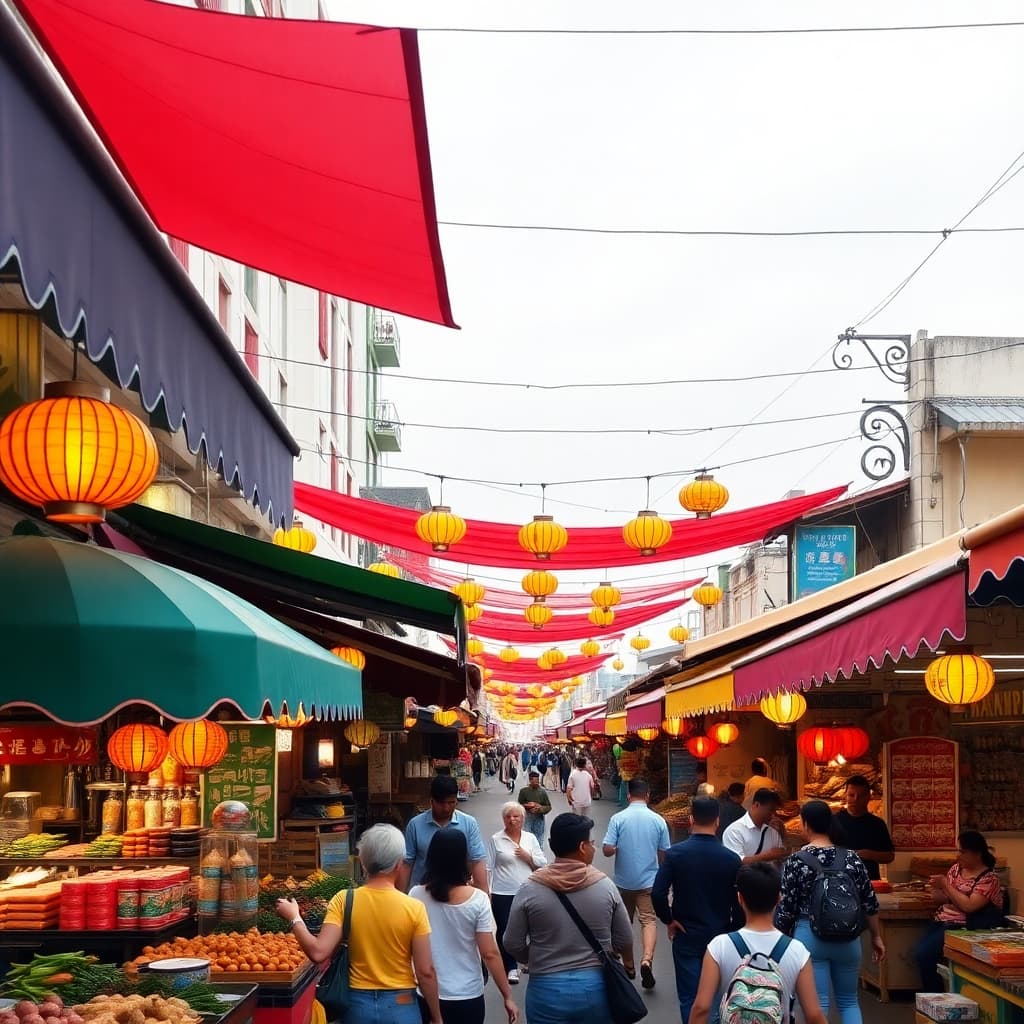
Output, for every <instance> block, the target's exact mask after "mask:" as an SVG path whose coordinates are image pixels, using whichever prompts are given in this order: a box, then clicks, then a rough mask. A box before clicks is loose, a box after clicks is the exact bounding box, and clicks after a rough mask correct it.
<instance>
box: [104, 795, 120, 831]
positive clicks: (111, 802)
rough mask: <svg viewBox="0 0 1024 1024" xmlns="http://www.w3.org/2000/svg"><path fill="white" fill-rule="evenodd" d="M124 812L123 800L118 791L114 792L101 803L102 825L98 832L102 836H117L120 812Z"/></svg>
mask: <svg viewBox="0 0 1024 1024" xmlns="http://www.w3.org/2000/svg"><path fill="white" fill-rule="evenodd" d="M123 810H124V798H123V796H122V794H121V793H120V792H118V791H116V790H115V791H114V792H112V793H111V794H110V796H108V797H107V799H106V800H104V801H103V812H102V818H101V820H102V824H101V826H100V831H101V832H102V834H103V835H108V834H111V833H112V834H117V833H118V832H120V831H121V812H122V811H123Z"/></svg>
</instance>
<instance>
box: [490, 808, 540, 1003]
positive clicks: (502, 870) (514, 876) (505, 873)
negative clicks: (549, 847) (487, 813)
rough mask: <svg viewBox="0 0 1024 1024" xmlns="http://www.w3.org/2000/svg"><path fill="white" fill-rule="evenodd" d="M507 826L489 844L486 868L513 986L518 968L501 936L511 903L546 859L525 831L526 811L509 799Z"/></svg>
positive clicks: (505, 814) (504, 816)
mask: <svg viewBox="0 0 1024 1024" xmlns="http://www.w3.org/2000/svg"><path fill="white" fill-rule="evenodd" d="M501 820H502V821H503V822H504V824H505V827H504V828H503V829H502V830H501V831H500V832H495V833H494V835H493V836H491V838H490V839H489V840H488V842H487V869H488V871H489V872H490V875H491V907H492V908H493V910H494V920H495V921H496V922H497V926H498V949H499V950H500V951H501V960H502V963H503V964H504V968H505V971H506V972H507V976H508V981H509V983H510V984H512V985H518V984H519V965H518V964H517V963H516V959H515V957H513V956H509V954H508V953H506V952H505V947H504V945H503V944H502V937H503V936H504V934H505V926H506V925H507V924H508V914H509V911H510V910H511V909H512V900H513V899H514V898H515V895H516V893H517V892H519V887H520V886H521V885H522V884H523V882H525V881H526V880H527V879H528V878H529V877H530V875H531V873H532V872H534V871H536V870H537V868H542V867H544V865H545V864H547V859H546V858H545V856H544V853H543V851H542V850H541V848H540V843H538V842H537V837H536V836H535V835H533V833H532V832H524V831H523V820H524V811H523V808H522V805H521V804H518V803H516V802H515V801H514V800H510V801H509V802H508V803H506V804H505V805H503V806H502V808H501Z"/></svg>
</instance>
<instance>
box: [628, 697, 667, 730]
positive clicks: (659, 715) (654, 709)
mask: <svg viewBox="0 0 1024 1024" xmlns="http://www.w3.org/2000/svg"><path fill="white" fill-rule="evenodd" d="M664 701H665V687H664V686H659V687H658V688H657V689H656V690H651V692H650V693H645V694H643V695H642V696H640V697H637V698H636V699H635V700H631V701H630V702H629V703H628V704H627V705H626V728H627V729H628V730H629V731H630V732H636V730H637V729H657V728H658V727H659V726H660V725H661V720H662V719H663V718H664V717H665V715H664V711H665V707H664Z"/></svg>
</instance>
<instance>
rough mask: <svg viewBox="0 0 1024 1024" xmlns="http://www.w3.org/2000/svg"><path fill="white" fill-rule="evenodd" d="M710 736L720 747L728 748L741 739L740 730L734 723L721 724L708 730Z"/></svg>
mask: <svg viewBox="0 0 1024 1024" xmlns="http://www.w3.org/2000/svg"><path fill="white" fill-rule="evenodd" d="M708 735H709V736H710V737H711V738H712V739H713V740H714V741H715V742H716V743H717V744H718V745H719V746H720V747H727V746H729V744H730V743H735V742H736V741H737V740H738V739H739V738H740V730H739V728H738V727H737V726H736V725H734V724H733V723H732V722H719V723H718V724H717V725H713V726H712V727H711V728H710V729H709V730H708Z"/></svg>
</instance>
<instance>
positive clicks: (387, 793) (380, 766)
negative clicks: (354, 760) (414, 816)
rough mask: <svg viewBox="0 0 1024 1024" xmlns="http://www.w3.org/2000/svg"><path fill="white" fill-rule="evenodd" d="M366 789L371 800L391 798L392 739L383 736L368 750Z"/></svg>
mask: <svg viewBox="0 0 1024 1024" xmlns="http://www.w3.org/2000/svg"><path fill="white" fill-rule="evenodd" d="M366 788H367V790H368V791H369V793H370V798H371V799H373V798H374V797H386V798H388V799H390V798H391V737H390V736H387V735H383V736H381V738H380V739H379V740H377V742H376V743H372V744H371V745H370V746H369V747H368V748H367V750H366Z"/></svg>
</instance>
